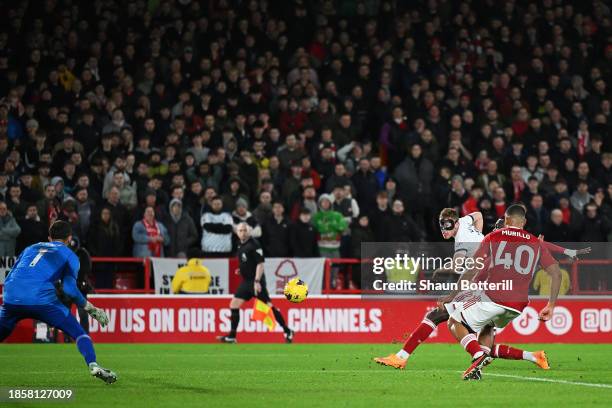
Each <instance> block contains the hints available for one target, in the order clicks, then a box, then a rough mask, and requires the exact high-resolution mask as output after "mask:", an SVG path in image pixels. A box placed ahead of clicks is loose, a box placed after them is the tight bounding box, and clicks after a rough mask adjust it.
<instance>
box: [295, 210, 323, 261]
mask: <svg viewBox="0 0 612 408" xmlns="http://www.w3.org/2000/svg"><path fill="white" fill-rule="evenodd" d="M311 220H312V214H311V212H310V210H309V209H308V208H302V209H301V210H300V213H299V217H298V219H297V220H296V221H295V222H294V223H293V224H291V227H290V229H289V241H290V247H291V254H292V256H294V257H296V258H314V257H317V256H319V247H318V245H317V232H316V230H315V228H314V227H313V225H312V224H311Z"/></svg>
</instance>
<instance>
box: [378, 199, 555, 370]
mask: <svg viewBox="0 0 612 408" xmlns="http://www.w3.org/2000/svg"><path fill="white" fill-rule="evenodd" d="M439 224H440V231H441V233H442V236H443V237H444V239H451V238H455V251H454V255H453V265H461V264H462V263H460V262H463V260H462V259H463V258H466V257H471V256H473V255H474V252H475V251H476V249H477V248H478V246H479V244H480V242H481V241H482V240H483V239H484V235H483V234H482V227H483V218H482V214H481V213H479V212H473V213H471V214H468V215H466V216H464V217H461V218H459V215H458V214H457V211H456V210H455V209H454V208H445V209H443V210H442V211H441V212H440V217H439ZM448 272H451V273H458V274H459V275H461V274H462V272H457V271H456V270H455V269H438V270H436V271H435V272H434V276H435V275H436V274H439V273H448ZM460 279H461V278H460ZM460 296H461V294H458V295H457V298H459V297H460ZM450 300H453V298H451V299H444V300H441V301H439V302H438V307H436V308H435V309H433V310H431V311H429V312H428V313H427V314H426V315H425V317H424V318H423V321H421V323H420V324H419V325H418V327H417V328H416V329H415V330H414V331H412V333H411V334H410V337H409V338H408V340H407V341H406V342H405V343H404V346H403V347H402V349H401V350H400V351H398V352H397V353H393V354H390V355H388V356H387V357H377V358H375V359H374V361H376V362H377V363H379V364H382V365H386V366H390V367H394V368H399V369H404V367H406V362H407V361H408V357H410V355H411V354H412V353H413V352H414V350H415V349H416V348H417V347H418V346H419V345H420V344H421V343H422V342H424V341H425V340H427V338H428V337H429V336H430V335H431V333H432V332H433V331H434V330H435V329H436V328H437V327H438V325H439V324H440V323H443V322H445V321H447V320H448V319H449V317H450V313H452V312H453V311H454V309H455V308H456V307H457V304H456V303H453V302H450ZM516 350H518V349H516ZM519 351H522V350H519ZM489 352H490V350H489ZM525 355H526V356H527V358H524V359H525V360H529V361H532V362H534V363H536V364H537V365H539V366H540V367H542V368H544V369H547V368H548V361H546V357H545V355H544V357H543V359H542V358H538V357H540V356H539V355H537V356H534V353H529V352H526V354H525ZM499 357H500V358H506V357H504V356H501V355H500V356H499ZM508 358H509V357H508Z"/></svg>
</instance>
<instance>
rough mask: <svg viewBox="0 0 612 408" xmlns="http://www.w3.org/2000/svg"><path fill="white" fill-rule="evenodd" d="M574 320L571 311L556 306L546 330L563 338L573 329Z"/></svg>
mask: <svg viewBox="0 0 612 408" xmlns="http://www.w3.org/2000/svg"><path fill="white" fill-rule="evenodd" d="M573 323H574V319H573V318H572V314H571V313H570V311H569V310H568V309H567V308H566V307H563V306H556V307H555V310H554V311H553V315H552V318H551V319H550V320H548V321H547V322H546V328H547V329H548V331H549V332H551V333H552V334H554V335H556V336H561V335H563V334H565V333H567V332H568V331H570V329H571V328H572V324H573Z"/></svg>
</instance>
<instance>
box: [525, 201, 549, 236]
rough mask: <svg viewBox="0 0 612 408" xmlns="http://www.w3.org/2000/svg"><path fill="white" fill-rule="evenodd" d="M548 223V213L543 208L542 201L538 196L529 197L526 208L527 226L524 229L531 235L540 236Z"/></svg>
mask: <svg viewBox="0 0 612 408" xmlns="http://www.w3.org/2000/svg"><path fill="white" fill-rule="evenodd" d="M547 221H548V211H546V208H544V199H543V198H542V196H541V195H540V194H535V195H534V196H533V197H531V200H530V201H529V205H528V207H527V225H526V226H525V229H526V230H527V231H529V232H531V233H532V234H533V235H540V234H542V233H543V232H544V226H545V225H546V222H547Z"/></svg>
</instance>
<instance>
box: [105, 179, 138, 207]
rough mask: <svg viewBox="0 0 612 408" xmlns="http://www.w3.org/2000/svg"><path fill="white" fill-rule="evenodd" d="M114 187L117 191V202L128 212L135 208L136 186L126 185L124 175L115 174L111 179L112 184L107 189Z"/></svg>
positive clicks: (136, 201)
mask: <svg viewBox="0 0 612 408" xmlns="http://www.w3.org/2000/svg"><path fill="white" fill-rule="evenodd" d="M112 187H116V188H117V190H119V201H120V202H121V204H123V205H124V206H125V208H127V209H128V211H131V210H133V209H134V208H136V205H137V204H138V197H137V194H136V186H134V185H129V184H127V183H126V176H125V173H122V172H119V171H118V172H115V174H114V175H113V177H112V184H111V186H110V187H109V189H110V188H112Z"/></svg>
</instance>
